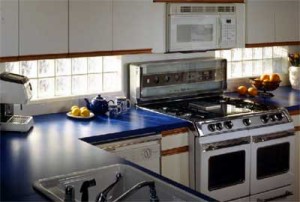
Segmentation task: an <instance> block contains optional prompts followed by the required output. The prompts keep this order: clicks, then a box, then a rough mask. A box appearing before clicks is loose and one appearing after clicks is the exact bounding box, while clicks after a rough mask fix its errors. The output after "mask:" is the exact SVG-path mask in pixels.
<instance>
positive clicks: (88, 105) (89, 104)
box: [84, 98, 91, 110]
mask: <svg viewBox="0 0 300 202" xmlns="http://www.w3.org/2000/svg"><path fill="white" fill-rule="evenodd" d="M84 101H85V103H86V107H87V108H88V110H91V107H90V106H91V103H90V101H89V100H88V99H87V98H84Z"/></svg>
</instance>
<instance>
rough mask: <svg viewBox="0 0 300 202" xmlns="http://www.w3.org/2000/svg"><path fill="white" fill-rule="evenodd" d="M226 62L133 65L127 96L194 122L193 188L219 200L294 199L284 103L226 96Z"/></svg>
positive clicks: (290, 138) (201, 60)
mask: <svg viewBox="0 0 300 202" xmlns="http://www.w3.org/2000/svg"><path fill="white" fill-rule="evenodd" d="M226 65H227V62H226V60H223V59H214V58H196V59H187V60H170V61H157V62H145V63H137V64H131V65H130V98H131V100H132V101H133V102H135V103H136V104H137V105H138V107H140V108H143V109H146V110H151V111H155V112H157V113H162V114H167V115H170V116H175V117H178V118H181V119H184V120H187V121H189V122H190V123H191V127H190V136H189V139H190V140H189V148H190V150H189V153H190V155H189V156H190V159H189V161H190V187H191V188H194V189H196V190H197V191H200V192H202V193H204V194H206V195H209V196H211V197H213V198H215V199H217V200H220V201H230V200H241V201H250V200H251V201H253V200H255V201H269V200H278V199H279V200H287V201H291V200H293V199H295V198H294V172H295V165H294V159H295V154H294V148H295V143H294V142H295V136H294V127H293V124H292V121H291V118H290V116H289V114H288V112H287V111H286V110H285V109H283V108H277V107H274V106H268V105H265V104H261V103H255V102H252V101H250V100H246V99H238V98H230V97H226V96H224V95H223V91H224V90H225V89H226Z"/></svg>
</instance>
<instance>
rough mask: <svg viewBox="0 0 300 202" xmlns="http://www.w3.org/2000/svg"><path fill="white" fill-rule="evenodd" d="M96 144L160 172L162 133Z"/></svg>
mask: <svg viewBox="0 0 300 202" xmlns="http://www.w3.org/2000/svg"><path fill="white" fill-rule="evenodd" d="M95 146H97V147H99V148H100V149H104V150H106V151H109V152H112V153H114V154H116V155H118V156H119V157H121V158H124V159H126V160H128V161H131V162H133V163H136V164H137V165H140V166H142V167H145V168H147V169H149V170H151V171H154V172H156V173H158V174H160V170H161V169H160V157H161V136H160V135H151V136H146V137H141V138H133V139H126V140H121V141H113V142H109V143H104V144H96V145H95Z"/></svg>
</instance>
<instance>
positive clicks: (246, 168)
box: [196, 137, 250, 201]
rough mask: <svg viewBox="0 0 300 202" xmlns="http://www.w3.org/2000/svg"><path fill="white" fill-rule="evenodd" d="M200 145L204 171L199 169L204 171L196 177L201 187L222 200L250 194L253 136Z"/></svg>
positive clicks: (201, 165)
mask: <svg viewBox="0 0 300 202" xmlns="http://www.w3.org/2000/svg"><path fill="white" fill-rule="evenodd" d="M200 147H201V157H200V158H201V161H200V165H199V166H200V170H198V169H196V172H200V176H198V177H196V186H197V190H199V191H200V192H201V193H203V194H207V195H208V196H210V197H212V198H215V199H217V200H219V201H225V200H230V199H237V198H241V197H244V196H248V195H249V192H250V137H243V138H238V139H232V140H226V141H222V142H217V143H209V144H203V145H200ZM196 158H197V156H196ZM198 158H199V157H198ZM196 175H197V174H196ZM199 185H200V187H199Z"/></svg>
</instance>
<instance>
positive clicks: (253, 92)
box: [248, 87, 258, 96]
mask: <svg viewBox="0 0 300 202" xmlns="http://www.w3.org/2000/svg"><path fill="white" fill-rule="evenodd" d="M257 93H258V92H257V89H256V88H253V87H250V88H248V94H249V95H251V96H256V95H257Z"/></svg>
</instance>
